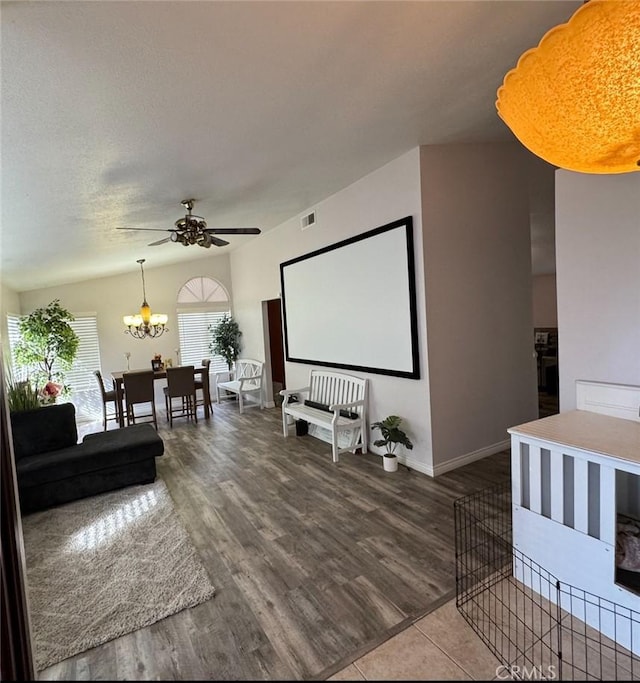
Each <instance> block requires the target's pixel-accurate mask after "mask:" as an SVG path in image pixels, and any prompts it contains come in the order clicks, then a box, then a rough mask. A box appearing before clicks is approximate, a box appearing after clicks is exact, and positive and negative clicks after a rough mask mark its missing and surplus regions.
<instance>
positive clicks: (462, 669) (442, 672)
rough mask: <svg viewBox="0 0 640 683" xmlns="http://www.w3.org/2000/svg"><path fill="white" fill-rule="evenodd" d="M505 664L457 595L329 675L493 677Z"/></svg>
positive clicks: (351, 678)
mask: <svg viewBox="0 0 640 683" xmlns="http://www.w3.org/2000/svg"><path fill="white" fill-rule="evenodd" d="M499 666H500V662H499V661H498V660H497V659H496V658H495V657H494V656H493V655H492V654H491V652H490V651H489V649H488V648H487V646H486V645H484V643H483V642H482V641H481V640H480V638H478V636H477V635H476V634H475V632H474V631H473V630H472V629H471V627H470V626H469V625H468V624H467V622H466V621H465V620H464V619H463V617H462V615H461V614H460V613H459V612H458V610H457V609H456V604H455V600H451V601H450V602H447V603H446V604H444V605H443V606H442V607H440V608H438V609H436V610H435V611H433V612H431V613H430V614H428V615H427V616H426V617H423V618H422V619H420V620H419V621H416V622H415V623H414V624H413V625H412V626H409V628H407V629H405V630H404V631H401V632H400V633H399V634H397V635H396V636H393V637H392V638H390V639H389V640H387V641H386V642H384V643H382V645H379V646H378V647H377V648H375V650H372V651H371V652H368V653H367V654H365V655H363V656H362V657H360V658H359V659H357V660H356V661H355V662H353V664H350V665H349V666H347V667H345V668H344V669H342V670H341V671H338V672H337V673H336V674H334V675H333V676H332V677H331V678H329V679H328V680H330V681H381V680H386V681H394V680H409V681H430V680H449V681H469V680H476V681H489V680H492V679H495V678H496V674H497V673H501V672H500V671H498V670H497V669H498V667H499ZM502 675H504V673H502Z"/></svg>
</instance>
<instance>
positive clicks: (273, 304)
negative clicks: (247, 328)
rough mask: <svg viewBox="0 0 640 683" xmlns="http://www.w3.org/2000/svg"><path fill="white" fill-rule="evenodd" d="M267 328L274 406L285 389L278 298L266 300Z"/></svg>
mask: <svg viewBox="0 0 640 683" xmlns="http://www.w3.org/2000/svg"><path fill="white" fill-rule="evenodd" d="M266 303H267V311H266V312H267V329H268V335H269V361H270V365H271V385H272V389H273V400H274V402H275V404H276V406H279V405H280V404H281V403H282V397H281V396H280V391H281V390H282V389H286V388H287V387H286V382H285V375H284V340H283V337H282V305H281V301H280V299H279V298H278V299H269V300H268V301H267V302H266Z"/></svg>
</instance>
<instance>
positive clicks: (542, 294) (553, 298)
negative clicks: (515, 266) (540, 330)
mask: <svg viewBox="0 0 640 683" xmlns="http://www.w3.org/2000/svg"><path fill="white" fill-rule="evenodd" d="M533 326H534V327H558V303H557V294H556V276H555V273H554V274H549V275H535V276H534V278H533Z"/></svg>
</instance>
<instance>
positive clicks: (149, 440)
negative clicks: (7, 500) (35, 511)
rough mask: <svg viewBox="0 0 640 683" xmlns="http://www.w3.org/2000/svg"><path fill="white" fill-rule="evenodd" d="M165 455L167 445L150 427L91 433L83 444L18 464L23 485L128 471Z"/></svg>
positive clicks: (19, 479) (22, 460) (39, 455)
mask: <svg viewBox="0 0 640 683" xmlns="http://www.w3.org/2000/svg"><path fill="white" fill-rule="evenodd" d="M163 452H164V443H163V441H162V439H161V438H160V437H159V436H158V434H157V432H156V430H155V429H154V428H153V427H152V426H151V425H150V424H139V425H132V426H130V427H125V428H123V429H116V430H113V431H109V432H99V433H97V434H88V435H87V436H86V437H85V438H84V440H83V442H82V443H80V444H77V445H74V446H70V447H68V448H63V449H60V450H57V451H52V452H49V453H39V454H38V455H33V456H31V457H29V458H23V459H21V460H20V461H19V462H18V463H17V464H16V471H17V475H18V482H19V484H20V486H37V485H39V484H44V483H47V482H55V481H60V480H62V479H69V478H72V477H78V476H82V475H85V474H90V473H92V472H99V471H100V470H106V469H110V468H115V467H123V468H126V467H127V466H129V465H132V464H133V463H136V462H139V461H141V460H148V459H151V458H154V457H156V456H158V455H162V454H163Z"/></svg>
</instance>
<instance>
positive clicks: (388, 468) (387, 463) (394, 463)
mask: <svg viewBox="0 0 640 683" xmlns="http://www.w3.org/2000/svg"><path fill="white" fill-rule="evenodd" d="M382 462H383V464H384V471H385V472H397V471H398V458H396V456H395V455H391V456H389V455H383V456H382Z"/></svg>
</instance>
